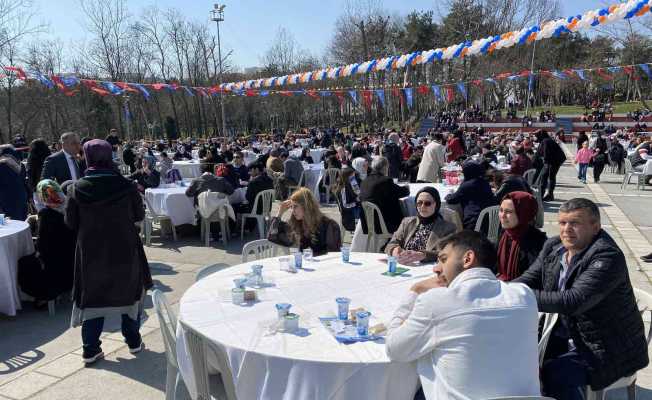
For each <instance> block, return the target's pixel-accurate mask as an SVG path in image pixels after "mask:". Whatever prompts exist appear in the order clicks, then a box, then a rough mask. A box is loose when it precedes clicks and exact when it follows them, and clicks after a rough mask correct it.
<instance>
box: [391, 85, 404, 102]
mask: <svg viewBox="0 0 652 400" xmlns="http://www.w3.org/2000/svg"><path fill="white" fill-rule="evenodd" d="M392 96H394V97H398V102H399V103H400V104H403V102H404V99H403V94H402V93H401V90H399V88H393V89H392Z"/></svg>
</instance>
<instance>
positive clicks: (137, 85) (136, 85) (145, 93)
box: [130, 83, 149, 100]
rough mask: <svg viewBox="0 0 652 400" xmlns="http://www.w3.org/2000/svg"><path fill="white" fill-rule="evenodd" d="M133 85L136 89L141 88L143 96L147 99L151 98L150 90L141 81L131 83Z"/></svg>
mask: <svg viewBox="0 0 652 400" xmlns="http://www.w3.org/2000/svg"><path fill="white" fill-rule="evenodd" d="M130 85H131V86H133V87H135V88H136V89H138V90H140V93H142V94H143V97H145V100H149V91H148V90H147V89H145V86H143V85H141V84H140V83H130Z"/></svg>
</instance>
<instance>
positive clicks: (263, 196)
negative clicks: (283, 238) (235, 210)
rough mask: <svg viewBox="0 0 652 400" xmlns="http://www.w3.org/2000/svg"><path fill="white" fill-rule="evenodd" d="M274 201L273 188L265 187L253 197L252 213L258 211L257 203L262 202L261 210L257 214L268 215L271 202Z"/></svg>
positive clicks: (270, 209) (270, 210)
mask: <svg viewBox="0 0 652 400" xmlns="http://www.w3.org/2000/svg"><path fill="white" fill-rule="evenodd" d="M273 202H274V189H267V190H263V191H260V192H258V194H257V195H256V198H255V199H254V205H253V207H252V208H251V213H252V214H259V213H258V204H259V203H260V204H262V208H263V209H262V212H261V213H260V214H259V215H264V216H269V214H270V213H271V212H272V203H273Z"/></svg>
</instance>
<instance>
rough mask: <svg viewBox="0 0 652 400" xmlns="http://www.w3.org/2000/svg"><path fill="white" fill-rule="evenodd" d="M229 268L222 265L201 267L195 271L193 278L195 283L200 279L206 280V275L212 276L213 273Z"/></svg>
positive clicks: (226, 265)
mask: <svg viewBox="0 0 652 400" xmlns="http://www.w3.org/2000/svg"><path fill="white" fill-rule="evenodd" d="M229 267H230V265H228V264H222V263H218V264H213V265H207V266H205V267H202V269H200V270H199V271H197V275H196V276H195V282H199V281H201V280H202V279H204V278H206V277H207V276H208V275H211V274H214V273H215V272H219V271H222V270H223V269H226V268H229Z"/></svg>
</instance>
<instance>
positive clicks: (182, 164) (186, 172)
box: [172, 161, 201, 179]
mask: <svg viewBox="0 0 652 400" xmlns="http://www.w3.org/2000/svg"><path fill="white" fill-rule="evenodd" d="M172 168H176V169H178V170H179V173H180V174H181V177H182V178H185V179H191V178H196V177H198V176H199V175H201V170H200V168H199V161H175V162H173V163H172Z"/></svg>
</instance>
